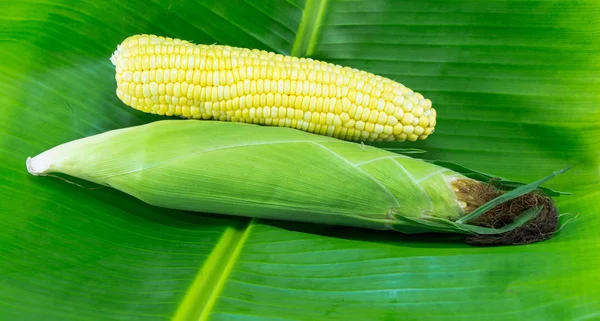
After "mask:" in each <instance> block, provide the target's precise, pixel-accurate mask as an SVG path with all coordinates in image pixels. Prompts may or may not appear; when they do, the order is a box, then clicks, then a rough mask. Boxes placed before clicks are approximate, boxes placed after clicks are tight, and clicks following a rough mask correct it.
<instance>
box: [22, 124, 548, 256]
mask: <svg viewBox="0 0 600 321" xmlns="http://www.w3.org/2000/svg"><path fill="white" fill-rule="evenodd" d="M198 137H202V139H198ZM26 165H27V169H28V170H29V172H30V173H31V174H33V175H47V174H49V173H52V172H61V173H65V174H68V175H71V176H75V177H79V178H82V179H86V180H89V181H92V182H96V183H98V184H102V185H106V186H111V187H113V188H116V189H119V190H121V191H123V192H126V193H128V194H131V195H133V196H135V197H137V198H139V199H141V200H142V201H145V202H147V203H149V204H152V205H156V206H162V207H167V208H173V209H181V210H190V211H199V212H208V213H215V214H228V215H239V216H247V217H257V218H267V219H279V220H292V221H305V222H311V223H322V224H335V225H348V226H356V227H363V228H372V229H391V230H396V231H399V232H404V233H424V232H451V233H460V234H467V235H471V236H469V237H475V238H476V241H477V242H478V243H482V237H483V240H484V241H487V242H488V243H489V242H490V240H491V241H492V243H510V244H514V243H530V242H533V241H538V240H542V239H546V238H548V237H550V236H551V235H552V233H553V232H554V231H555V230H556V227H557V213H556V208H555V207H554V206H553V204H552V202H551V201H550V199H549V198H544V197H541V196H540V197H538V196H535V195H533V196H527V195H529V194H525V195H523V197H525V198H523V199H521V201H517V202H516V203H515V202H512V201H510V202H508V203H504V205H505V206H504V207H501V208H500V209H499V210H494V209H496V208H494V209H492V210H490V212H486V215H488V216H487V217H485V216H480V217H479V218H477V220H478V222H477V224H471V223H472V222H470V221H469V220H467V217H469V216H470V217H471V219H474V218H475V217H474V216H473V215H474V214H475V213H476V212H475V211H477V210H479V209H480V208H483V207H485V204H488V203H486V202H488V201H490V200H491V199H495V197H497V196H498V195H499V194H500V193H498V192H497V190H495V189H491V188H488V187H489V186H488V185H487V184H485V183H482V182H480V181H476V180H473V179H470V178H467V177H466V176H464V175H462V174H460V173H459V172H455V171H453V170H450V169H449V168H444V167H441V166H438V165H435V164H432V163H429V162H425V161H422V160H418V159H414V158H410V157H407V156H404V155H400V154H395V153H392V152H388V151H385V150H382V149H378V148H375V147H372V146H361V145H358V144H355V143H352V142H346V141H341V140H338V139H335V138H331V137H326V136H320V135H312V134H309V133H306V132H302V131H298V130H294V129H290V128H280V127H262V126H255V125H249V124H242V123H232V122H213V121H210V122H203V121H194V120H183V121H182V120H166V121H159V122H154V123H151V124H146V125H142V126H137V127H131V128H125V129H118V130H113V131H110V132H106V133H102V134H99V135H95V136H91V137H86V138H82V139H79V140H76V141H72V142H68V143H65V144H62V145H59V146H57V147H54V148H52V149H49V150H48V151H46V152H43V153H41V154H40V155H38V156H36V157H33V158H28V159H27V162H26ZM538 182H540V181H538ZM514 200H517V199H514ZM484 203H485V204H484ZM482 204H484V205H482ZM539 205H542V206H543V207H544V209H545V210H544V211H543V212H541V213H540V214H539V215H538V216H537V217H535V218H534V219H532V220H531V222H532V223H531V224H532V225H527V224H526V225H523V224H524V223H525V222H527V223H529V222H528V220H530V219H531V218H532V217H533V216H532V215H534V214H532V213H531V209H532V208H533V207H536V206H539ZM521 211H526V212H527V213H529V214H526V213H525V212H523V214H521ZM488 213H489V214H488ZM527 215H529V216H527ZM515 217H516V218H515ZM515 222H516V223H515ZM521 225H523V226H521ZM528 226H529V227H530V228H528ZM503 233H505V234H503ZM506 233H509V234H506ZM510 233H513V234H510ZM503 235H504V236H503ZM506 235H508V238H507V236H506ZM486 237H487V238H486Z"/></svg>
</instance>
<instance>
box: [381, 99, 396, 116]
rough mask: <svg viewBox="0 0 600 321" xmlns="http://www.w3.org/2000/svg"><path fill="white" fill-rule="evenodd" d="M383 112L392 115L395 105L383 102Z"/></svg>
mask: <svg viewBox="0 0 600 321" xmlns="http://www.w3.org/2000/svg"><path fill="white" fill-rule="evenodd" d="M384 110H385V113H386V114H388V115H393V114H394V112H395V111H396V106H394V104H392V103H390V102H387V103H385V107H384Z"/></svg>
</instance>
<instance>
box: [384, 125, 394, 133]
mask: <svg viewBox="0 0 600 321" xmlns="http://www.w3.org/2000/svg"><path fill="white" fill-rule="evenodd" d="M383 133H384V134H386V135H392V134H393V133H394V128H393V127H392V126H389V125H385V126H383Z"/></svg>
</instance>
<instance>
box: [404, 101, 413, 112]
mask: <svg viewBox="0 0 600 321" xmlns="http://www.w3.org/2000/svg"><path fill="white" fill-rule="evenodd" d="M402 108H403V109H404V110H405V111H411V110H412V109H413V104H412V103H411V102H410V101H408V100H407V101H405V102H404V104H403V105H402Z"/></svg>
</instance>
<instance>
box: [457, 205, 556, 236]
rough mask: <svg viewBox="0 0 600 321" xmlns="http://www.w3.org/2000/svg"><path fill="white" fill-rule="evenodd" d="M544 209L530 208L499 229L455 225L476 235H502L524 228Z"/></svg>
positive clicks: (461, 224)
mask: <svg viewBox="0 0 600 321" xmlns="http://www.w3.org/2000/svg"><path fill="white" fill-rule="evenodd" d="M543 208H544V207H543V206H536V207H534V208H530V209H528V210H526V211H524V212H523V213H521V214H520V215H519V216H518V217H517V218H516V219H515V220H514V221H512V222H511V223H509V224H506V225H504V226H502V227H499V228H490V227H483V226H477V225H472V224H463V223H458V222H457V223H455V224H456V226H458V227H461V228H463V229H465V230H468V231H471V232H473V233H476V234H488V235H491V234H500V233H505V232H510V231H512V230H514V229H516V228H518V227H520V226H523V224H526V223H527V222H529V221H530V220H532V219H534V218H535V217H537V216H538V215H539V214H540V212H541V211H542V209H543Z"/></svg>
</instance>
